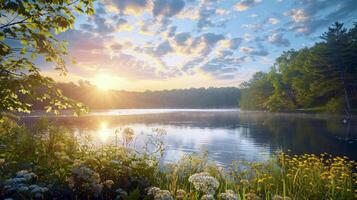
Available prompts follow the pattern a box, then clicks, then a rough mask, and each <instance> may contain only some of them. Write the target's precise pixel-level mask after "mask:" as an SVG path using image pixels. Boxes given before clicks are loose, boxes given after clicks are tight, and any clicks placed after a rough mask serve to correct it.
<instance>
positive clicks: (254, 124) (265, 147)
mask: <svg viewBox="0 0 357 200" xmlns="http://www.w3.org/2000/svg"><path fill="white" fill-rule="evenodd" d="M42 116H43V115H42V114H41V113H35V114H33V115H31V116H30V117H25V118H23V121H24V122H25V123H31V124H32V122H33V121H36V120H38V119H39V118H40V117H42ZM50 119H51V120H52V121H55V122H56V123H59V124H63V125H65V126H67V127H69V128H71V129H73V131H74V132H75V134H77V135H79V136H80V137H82V136H90V137H91V138H92V139H93V141H95V143H96V144H97V145H102V144H105V143H112V142H113V141H114V139H115V130H120V129H123V128H125V127H130V128H132V129H134V131H135V138H134V140H133V142H132V143H131V145H132V146H134V147H135V148H138V149H139V148H140V147H142V145H143V141H145V140H147V139H148V137H149V136H150V135H155V133H154V131H153V129H155V128H161V129H164V130H166V132H167V134H166V135H164V136H163V137H162V139H163V140H164V142H165V144H166V146H167V147H166V151H165V155H164V159H165V161H168V162H174V161H176V160H178V159H179V158H180V157H181V156H182V155H184V154H187V153H193V152H201V151H202V150H208V152H209V158H210V159H211V160H213V161H216V162H217V163H218V164H220V165H227V164H230V163H231V162H232V161H233V160H241V159H243V160H247V161H262V160H266V159H268V158H269V157H270V156H271V155H272V154H274V153H275V152H276V151H285V152H286V151H288V150H289V152H291V153H294V154H302V153H315V154H318V153H323V152H327V153H331V154H334V155H344V156H348V157H350V158H352V159H355V160H357V119H356V118H353V119H352V120H351V122H350V125H348V124H345V123H343V118H341V117H331V116H322V115H310V114H272V113H264V112H241V111H239V110H237V109H213V110H212V109H210V110H197V109H131V110H108V111H95V112H92V113H90V114H89V115H87V116H84V117H79V118H75V117H69V115H63V116H60V117H50Z"/></svg>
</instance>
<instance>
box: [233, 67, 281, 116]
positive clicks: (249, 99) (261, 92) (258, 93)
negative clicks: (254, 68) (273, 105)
mask: <svg viewBox="0 0 357 200" xmlns="http://www.w3.org/2000/svg"><path fill="white" fill-rule="evenodd" d="M273 91H274V88H273V85H272V83H271V82H270V81H269V79H268V75H267V74H266V73H262V72H258V73H256V74H254V76H253V78H252V79H251V80H249V81H248V82H245V83H243V84H242V85H241V93H242V94H241V98H240V101H239V105H240V108H241V109H246V110H262V109H264V108H265V106H264V104H265V102H266V101H267V99H268V98H269V96H270V95H271V94H272V93H273Z"/></svg>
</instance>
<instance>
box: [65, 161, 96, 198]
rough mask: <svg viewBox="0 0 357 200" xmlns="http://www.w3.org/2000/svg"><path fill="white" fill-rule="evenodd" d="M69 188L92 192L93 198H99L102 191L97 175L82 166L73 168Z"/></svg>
mask: <svg viewBox="0 0 357 200" xmlns="http://www.w3.org/2000/svg"><path fill="white" fill-rule="evenodd" d="M70 186H71V187H73V188H75V189H78V190H80V191H81V190H82V191H92V192H93V194H94V196H99V195H100V193H101V192H102V189H103V185H102V184H100V176H99V174H98V173H96V172H95V171H93V170H92V169H90V168H89V167H87V166H86V165H84V164H80V165H78V166H75V167H73V169H72V177H71V179H70Z"/></svg>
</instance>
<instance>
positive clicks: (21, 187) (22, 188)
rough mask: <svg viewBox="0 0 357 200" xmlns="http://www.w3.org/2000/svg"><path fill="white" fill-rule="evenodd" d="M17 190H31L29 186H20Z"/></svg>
mask: <svg viewBox="0 0 357 200" xmlns="http://www.w3.org/2000/svg"><path fill="white" fill-rule="evenodd" d="M17 190H18V191H19V192H26V191H27V190H29V188H28V187H27V186H20V187H19V188H17Z"/></svg>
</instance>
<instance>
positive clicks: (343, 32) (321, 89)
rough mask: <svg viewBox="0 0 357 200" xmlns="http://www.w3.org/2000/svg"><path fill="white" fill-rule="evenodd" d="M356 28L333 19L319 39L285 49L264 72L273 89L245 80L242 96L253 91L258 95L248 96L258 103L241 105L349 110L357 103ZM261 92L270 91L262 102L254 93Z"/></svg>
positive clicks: (329, 110) (291, 109)
mask: <svg viewBox="0 0 357 200" xmlns="http://www.w3.org/2000/svg"><path fill="white" fill-rule="evenodd" d="M356 30H357V24H355V25H354V27H352V28H351V29H350V30H347V29H345V28H343V24H340V23H335V24H333V25H332V26H331V27H329V29H328V31H327V32H326V33H324V34H323V35H322V36H321V39H322V41H321V42H318V43H316V44H315V45H313V46H312V47H310V48H303V49H301V50H298V51H296V50H290V51H287V52H284V53H283V54H282V55H281V56H280V57H279V58H277V59H276V62H275V64H274V67H272V69H271V70H270V72H269V73H268V75H267V76H268V82H269V83H267V84H271V85H273V88H274V89H273V92H271V90H270V88H268V89H266V88H262V87H259V85H258V84H256V83H255V84H254V82H253V83H251V84H248V86H249V87H247V88H246V90H248V92H245V93H243V92H242V99H244V98H247V97H245V96H244V95H246V94H249V93H252V92H253V91H254V92H255V93H257V94H258V95H255V96H252V97H250V99H252V98H253V100H251V101H253V102H254V101H255V100H254V98H257V99H258V101H259V104H257V105H254V104H253V105H251V106H246V105H245V104H242V105H241V106H242V108H243V109H258V110H262V109H266V110H270V111H295V110H296V109H297V108H298V109H306V108H311V107H325V110H326V111H328V112H333V113H341V112H347V113H349V112H350V111H351V110H352V109H353V108H354V107H355V106H356V105H357V59H356V58H357V42H356V41H357V34H356V32H357V31H356ZM252 80H254V77H253V78H252ZM252 80H251V81H252ZM264 89H265V91H262V90H264ZM256 90H258V91H256ZM264 92H265V93H269V92H271V94H270V95H269V97H266V96H264V98H263V99H264V100H263V103H262V100H261V99H262V97H257V96H259V94H261V93H264ZM337 99H338V103H337ZM341 100H343V101H341ZM254 103H256V102H254ZM261 105H263V106H261Z"/></svg>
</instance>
